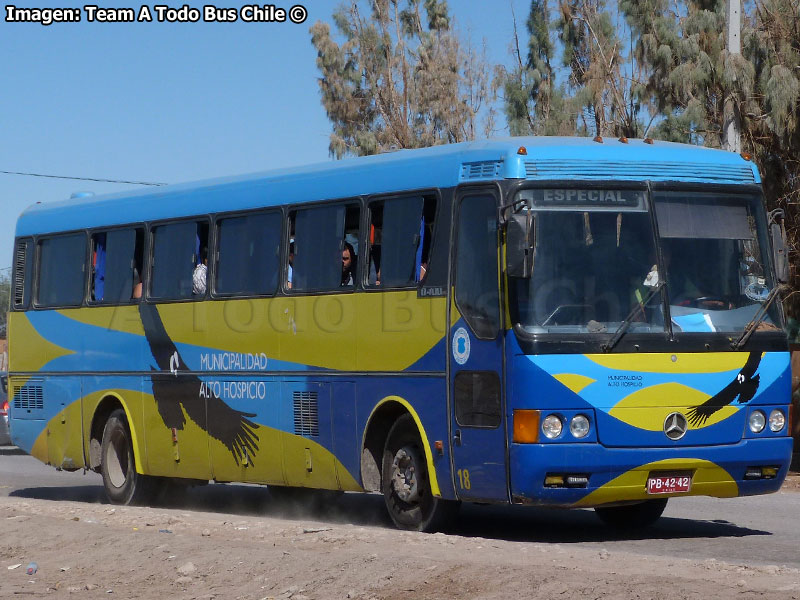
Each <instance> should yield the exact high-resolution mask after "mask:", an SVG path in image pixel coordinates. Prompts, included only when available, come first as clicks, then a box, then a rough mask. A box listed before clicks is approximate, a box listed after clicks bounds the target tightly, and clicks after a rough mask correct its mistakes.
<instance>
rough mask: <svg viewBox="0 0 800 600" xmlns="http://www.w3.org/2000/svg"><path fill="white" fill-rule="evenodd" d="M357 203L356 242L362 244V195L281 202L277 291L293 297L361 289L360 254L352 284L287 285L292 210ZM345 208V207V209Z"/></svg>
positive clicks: (352, 291)
mask: <svg viewBox="0 0 800 600" xmlns="http://www.w3.org/2000/svg"><path fill="white" fill-rule="evenodd" d="M348 204H350V205H357V206H358V210H359V213H358V236H357V237H358V243H359V246H360V245H362V244H364V240H365V232H364V214H365V212H366V210H365V205H364V198H363V197H362V196H355V197H345V198H336V199H333V200H315V201H313V202H297V203H289V204H283V205H282V207H283V209H284V232H283V242H282V248H281V252H282V257H281V275H280V277H281V281H280V285H279V286H278V289H279V291H280V292H281V294H282V295H284V296H287V297H295V296H328V295H332V294H352V293H354V292H357V291H359V292H360V291H363V286H362V285H361V277H362V276H361V272H362V271H363V264H362V263H363V261H362V260H361V255H360V254H357V255H356V258H357V263H358V264H357V265H356V274H355V277H353V285H352V286H344V287H339V288H334V289H327V288H324V289H323V288H320V289H308V290H295V289H292V288H290V287H289V286H288V284H289V244H290V238H291V233H292V228H291V222H290V219H291V215H292V213H293V212H297V211H298V210H306V209H313V208H316V207H319V206H335V205H344V206H346V205H348ZM345 210H346V209H345ZM345 218H346V213H345Z"/></svg>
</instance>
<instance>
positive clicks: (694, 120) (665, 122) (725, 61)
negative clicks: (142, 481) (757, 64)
mask: <svg viewBox="0 0 800 600" xmlns="http://www.w3.org/2000/svg"><path fill="white" fill-rule="evenodd" d="M620 6H621V9H622V11H623V13H624V14H625V16H626V18H627V20H628V23H630V27H631V30H632V31H633V32H635V33H638V34H639V35H638V39H637V42H636V47H635V54H636V56H637V58H638V59H639V60H640V61H642V62H643V63H646V64H647V65H648V67H649V77H648V81H647V85H646V89H647V93H648V98H649V100H650V102H651V103H652V106H653V107H654V108H655V111H656V114H658V115H659V116H660V117H661V121H660V122H659V123H658V125H657V127H656V131H655V137H659V138H661V139H666V140H671V141H678V142H689V143H695V144H704V145H706V146H712V147H717V148H719V147H720V146H721V144H722V141H723V140H722V132H723V127H722V124H723V112H724V108H725V101H726V99H728V98H731V97H732V99H733V100H734V104H735V109H736V110H738V111H739V113H740V114H743V113H746V112H747V111H748V110H751V109H752V103H751V99H752V89H753V66H752V64H751V63H750V62H749V61H747V59H745V58H744V57H743V56H742V55H740V54H730V53H729V52H728V51H727V49H726V39H725V35H726V25H725V0H689V1H688V2H687V3H686V4H684V5H678V4H677V3H674V4H670V3H669V2H667V1H666V0H644V1H641V2H640V1H637V0H622V1H621V3H620ZM743 126H744V124H743Z"/></svg>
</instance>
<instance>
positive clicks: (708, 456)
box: [510, 437, 792, 507]
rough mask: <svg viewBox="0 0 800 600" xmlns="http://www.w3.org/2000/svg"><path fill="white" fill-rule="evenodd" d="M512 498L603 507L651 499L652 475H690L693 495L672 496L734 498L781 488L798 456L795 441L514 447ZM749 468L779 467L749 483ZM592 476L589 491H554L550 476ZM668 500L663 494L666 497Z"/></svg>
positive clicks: (789, 439)
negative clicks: (794, 452) (794, 455)
mask: <svg viewBox="0 0 800 600" xmlns="http://www.w3.org/2000/svg"><path fill="white" fill-rule="evenodd" d="M510 454H511V456H510V459H511V496H512V500H513V502H514V503H517V504H536V505H550V506H562V507H583V506H598V505H603V504H610V503H615V502H629V501H638V500H647V499H650V498H653V496H651V495H648V494H647V485H646V484H647V478H648V475H649V474H650V473H651V472H674V471H681V472H690V473H691V474H692V485H691V489H690V491H689V492H680V493H674V494H667V496H714V497H718V498H729V497H735V496H749V495H755V494H769V493H772V492H776V491H778V489H780V487H781V484H782V483H783V480H784V479H785V478H786V473H787V472H788V470H789V463H790V462H791V456H792V439H791V438H790V437H781V438H772V439H759V440H753V439H745V440H742V441H740V442H739V443H737V444H731V445H725V446H694V447H683V448H647V449H640V448H635V449H634V448H606V447H604V446H602V445H600V444H512V445H511V453H510ZM748 467H776V468H777V469H778V470H777V474H776V476H775V477H773V478H769V479H755V480H750V479H745V471H746V470H747V468H748ZM554 473H557V474H567V475H569V474H572V475H588V485H586V487H574V488H570V487H549V486H546V485H545V477H546V476H547V475H548V474H554ZM662 497H663V496H662Z"/></svg>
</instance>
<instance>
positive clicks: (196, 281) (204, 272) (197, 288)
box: [192, 246, 208, 296]
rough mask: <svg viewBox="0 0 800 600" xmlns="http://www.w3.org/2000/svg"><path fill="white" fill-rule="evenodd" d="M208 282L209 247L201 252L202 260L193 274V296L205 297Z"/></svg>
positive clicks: (205, 247)
mask: <svg viewBox="0 0 800 600" xmlns="http://www.w3.org/2000/svg"><path fill="white" fill-rule="evenodd" d="M207 280H208V246H203V249H202V250H201V251H200V260H199V261H198V263H197V266H195V268H194V273H192V294H194V295H195V296H203V295H205V293H206V287H207Z"/></svg>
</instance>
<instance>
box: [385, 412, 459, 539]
mask: <svg viewBox="0 0 800 600" xmlns="http://www.w3.org/2000/svg"><path fill="white" fill-rule="evenodd" d="M381 483H382V485H381V487H382V489H383V497H384V500H385V501H386V508H387V509H388V511H389V516H390V517H391V519H392V521H393V522H394V524H395V525H396V526H397V527H398V528H399V529H405V530H409V531H439V530H442V529H446V528H447V527H448V526H449V525H451V524H452V521H453V520H454V519H455V517H456V514H457V512H458V507H459V504H458V502H454V501H451V500H443V499H442V498H436V497H435V496H434V495H433V493H432V491H431V486H430V478H429V477H428V465H427V462H426V460H425V450H424V448H423V446H422V442H421V441H420V437H419V433H418V432H417V427H416V425H415V424H414V420H413V419H412V418H411V415H409V414H405V415H403V416H401V417H400V418H399V419H397V421H396V422H395V423H394V425H393V426H392V428H391V429H390V430H389V435H388V436H387V438H386V446H385V449H384V452H383V468H382V469H381Z"/></svg>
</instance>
